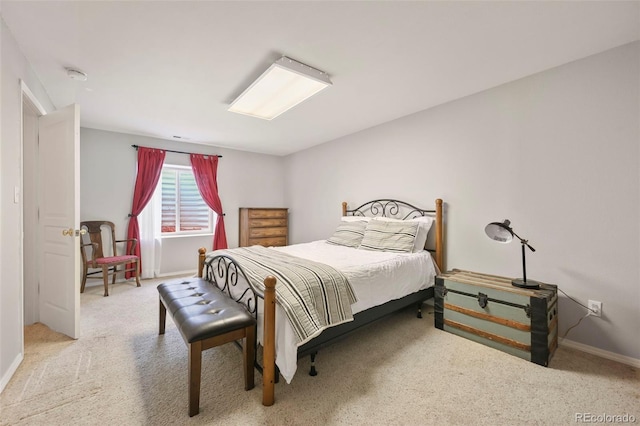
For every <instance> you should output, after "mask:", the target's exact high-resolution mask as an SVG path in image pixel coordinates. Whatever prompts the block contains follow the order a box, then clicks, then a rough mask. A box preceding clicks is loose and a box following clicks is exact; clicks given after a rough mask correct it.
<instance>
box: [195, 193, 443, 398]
mask: <svg viewBox="0 0 640 426" xmlns="http://www.w3.org/2000/svg"><path fill="white" fill-rule="evenodd" d="M442 205H443V203H442V200H441V199H437V200H436V202H435V208H434V209H422V208H418V207H415V206H413V205H411V204H409V203H406V202H403V201H399V200H393V199H378V200H373V201H370V202H367V203H364V204H362V205H360V206H359V207H356V208H354V209H349V208H348V206H347V203H342V218H341V221H340V224H339V225H338V227H337V229H336V231H335V233H334V234H333V235H332V236H330V237H329V238H328V239H327V240H319V241H312V242H309V243H303V244H294V245H290V246H285V247H271V248H263V247H258V246H254V247H250V248H238V249H228V250H217V251H213V252H209V253H206V250H205V249H200V250H199V270H198V275H199V276H201V277H205V278H206V279H207V280H208V281H210V282H212V283H214V284H215V285H217V286H218V287H219V288H220V289H222V290H223V291H224V292H225V293H227V295H228V296H229V297H231V298H232V299H234V300H236V301H237V302H239V303H242V304H244V305H245V306H246V307H247V309H248V310H249V311H250V312H251V313H253V314H255V315H256V319H257V321H258V324H259V326H258V332H257V343H256V344H261V345H262V348H263V365H262V367H261V366H259V365H257V367H258V369H259V370H260V371H262V373H263V404H265V405H271V404H272V403H273V400H274V397H273V394H274V388H273V385H274V382H275V381H277V378H278V377H279V375H280V374H281V375H282V377H283V378H284V379H285V380H286V381H287V382H290V381H291V380H292V379H293V376H294V375H295V373H296V370H297V359H299V358H301V357H303V356H307V355H310V356H311V371H310V374H311V375H315V374H316V370H315V364H314V361H315V355H316V354H317V352H318V351H319V350H320V349H321V348H322V347H325V346H327V345H329V344H332V343H334V342H335V341H336V340H338V339H341V338H344V337H345V336H347V335H348V334H349V333H351V332H353V331H355V330H357V329H359V328H361V327H362V326H364V325H367V324H369V323H371V322H373V321H375V320H378V319H380V318H382V317H384V316H385V315H388V314H390V313H392V312H395V311H397V310H399V309H402V308H405V307H407V306H410V305H415V306H416V308H417V314H418V316H419V317H421V311H420V306H421V304H422V302H423V301H425V300H427V299H429V298H431V297H433V285H434V281H435V276H436V275H437V274H438V272H439V270H442V269H443V252H444V246H443V216H442ZM318 265H319V266H318ZM314 268H319V269H314ZM327 271H328V272H327ZM325 273H326V274H334V275H323V274H325ZM291 275H293V276H295V277H296V279H298V278H299V277H300V276H304V277H303V278H302V280H303V283H302V285H301V284H299V283H293V284H292V283H290V282H289V280H290V276H291ZM267 276H273V277H275V278H276V279H275V280H273V279H266V278H267ZM311 276H313V278H309V277H311ZM316 276H321V277H322V278H321V279H320V280H319V281H321V282H322V283H321V284H320V285H321V286H322V289H321V290H317V289H316V287H313V291H309V292H308V293H312V294H307V293H306V290H303V291H299V290H300V289H301V288H303V289H307V288H308V287H309V288H310V287H311V285H312V284H309V283H307V281H306V279H307V278H308V279H309V280H311V279H315V278H316ZM340 277H343V278H344V279H345V281H346V286H344V287H343V283H341V282H338V281H340V279H341V278H340ZM273 282H276V283H279V285H277V284H276V288H277V294H276V291H275V289H273V288H272V285H271V284H272V283H273ZM389 283H393V285H389ZM313 285H316V284H313ZM290 286H293V287H292V288H293V290H290V289H289V287H290ZM296 286H297V287H296ZM286 293H291V294H286ZM302 293H304V294H302ZM314 295H315V297H316V298H315V299H313V297H314ZM328 295H329V296H328ZM307 298H311V299H307ZM298 299H300V300H298ZM303 299H304V300H303ZM328 299H331V300H330V302H331V306H329V302H327V300H328ZM334 299H335V300H334ZM276 300H277V302H276ZM298 304H300V306H298ZM349 307H350V309H349ZM316 308H317V312H316V311H315V309H316ZM291 311H298V312H296V313H295V315H294V313H292V312H291ZM300 312H303V313H302V314H301V313H300ZM310 312H311V313H310ZM296 315H302V316H303V317H304V318H302V319H297V318H296ZM305 315H307V316H305ZM260 325H262V327H261V326H260Z"/></svg>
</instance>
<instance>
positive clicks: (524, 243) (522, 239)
mask: <svg viewBox="0 0 640 426" xmlns="http://www.w3.org/2000/svg"><path fill="white" fill-rule="evenodd" d="M511 233H513V235H514V236H515V237H517V238H518V239H519V240H520V242H521V243H522V246H523V247H524V246H527V247H529V250H531V251H536V249H534V248H533V247H531V246H530V245H529V241H528V240H525V239H524V238H521V237H520V235H518V234H516V233H515V232H513V229H511Z"/></svg>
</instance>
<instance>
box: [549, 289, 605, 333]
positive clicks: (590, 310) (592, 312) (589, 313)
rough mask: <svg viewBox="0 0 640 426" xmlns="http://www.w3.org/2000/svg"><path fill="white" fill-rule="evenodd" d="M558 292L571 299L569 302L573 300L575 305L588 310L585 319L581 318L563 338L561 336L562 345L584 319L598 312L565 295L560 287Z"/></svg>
mask: <svg viewBox="0 0 640 426" xmlns="http://www.w3.org/2000/svg"><path fill="white" fill-rule="evenodd" d="M558 290H559V291H560V292H561V293H562V294H564V295H565V296H567V298H569V300H571V301H572V302H574V303H577V304H578V305H580V306H582V307H583V308H585V309H586V310H587V314H586V315H585V316H583V317H581V318H580V319H579V320H578V322H577V323H575V324H574V325H572V326H571V327H569V328H568V329H567V331H565V332H564V334H563V335H562V336H560V343H562V342H563V341H564V339H565V338H566V337H567V334H569V332H570V331H571V330H572V329H574V328H575V327H577V326H578V325H580V323H581V322H582V320H583V319H585V318H586V317H588V316H589V315H591V314H596V313H597V311H594V310H593V309H591V308H589V307H588V306H585V305H583V304H582V303H580V302H578V301H577V300H576V299H574V298H573V297H571V296H569V295H568V294H567V293H565V292H564V291H562V290H561V289H560V288H559V287H558Z"/></svg>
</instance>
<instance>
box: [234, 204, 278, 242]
mask: <svg viewBox="0 0 640 426" xmlns="http://www.w3.org/2000/svg"><path fill="white" fill-rule="evenodd" d="M287 210H288V209H282V208H248V207H241V208H240V239H239V241H240V247H248V246H254V245H261V246H265V247H269V246H286V245H287V235H288V219H287V216H288V212H287Z"/></svg>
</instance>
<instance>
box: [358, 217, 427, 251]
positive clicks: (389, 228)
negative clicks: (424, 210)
mask: <svg viewBox="0 0 640 426" xmlns="http://www.w3.org/2000/svg"><path fill="white" fill-rule="evenodd" d="M419 227H420V224H419V223H417V222H409V221H383V220H372V221H370V222H369V223H368V224H367V227H366V229H365V231H364V237H363V238H362V243H360V247H358V249H364V250H375V251H390V252H396V253H411V251H412V250H413V246H414V244H415V239H416V234H417V233H418V228H419Z"/></svg>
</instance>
